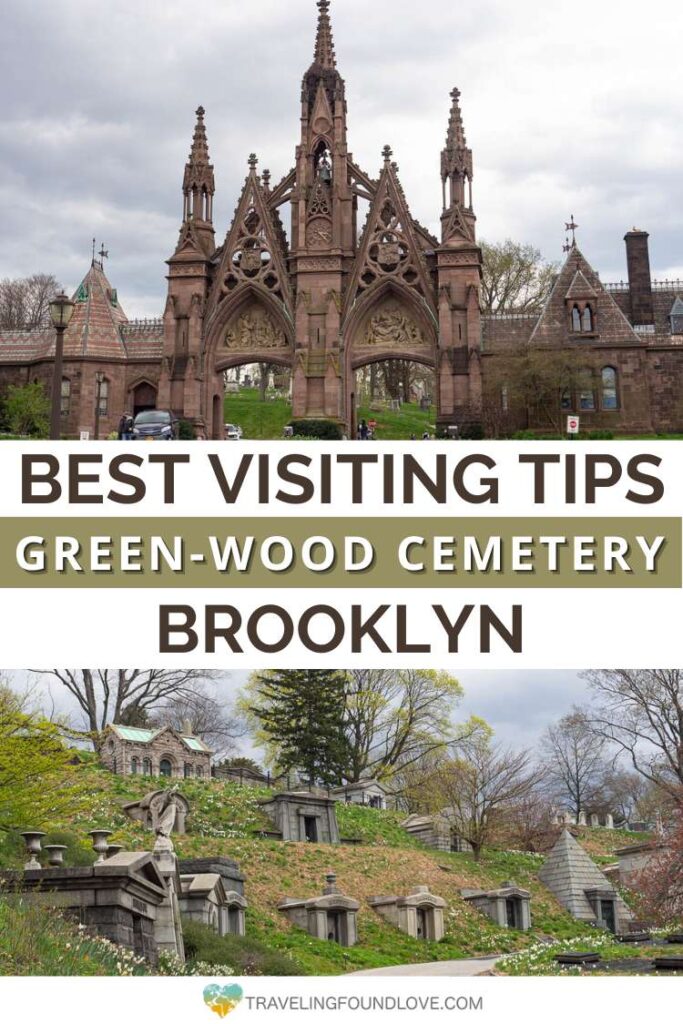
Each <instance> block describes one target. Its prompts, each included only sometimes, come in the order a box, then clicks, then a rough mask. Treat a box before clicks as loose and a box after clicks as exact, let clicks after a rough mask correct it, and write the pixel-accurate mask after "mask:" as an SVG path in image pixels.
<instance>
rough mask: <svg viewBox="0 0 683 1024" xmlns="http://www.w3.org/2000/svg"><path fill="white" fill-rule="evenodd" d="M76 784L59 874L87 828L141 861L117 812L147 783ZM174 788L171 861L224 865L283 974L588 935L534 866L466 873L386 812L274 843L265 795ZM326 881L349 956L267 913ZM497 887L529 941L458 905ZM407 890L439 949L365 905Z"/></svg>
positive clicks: (357, 814) (591, 834)
mask: <svg viewBox="0 0 683 1024" xmlns="http://www.w3.org/2000/svg"><path fill="white" fill-rule="evenodd" d="M79 775H80V776H81V779H84V780H85V781H86V782H87V789H88V792H89V798H88V805H87V807H86V808H85V809H84V810H83V811H82V812H80V813H79V814H78V816H77V818H76V819H75V820H73V821H69V822H65V821H55V822H53V823H51V824H52V832H51V834H50V836H49V837H48V839H47V840H46V841H55V837H56V836H58V837H59V841H60V842H66V843H67V845H68V846H69V851H68V853H67V855H66V856H67V862H68V863H71V864H74V863H87V862H89V861H91V860H92V852H91V850H90V849H89V841H88V839H87V836H86V833H87V832H88V830H89V829H92V828H94V827H103V828H111V829H113V830H114V836H113V838H112V842H113V841H116V842H121V843H123V844H124V845H125V847H126V848H127V849H149V848H150V845H151V836H150V833H149V832H146V831H145V830H144V829H143V828H142V827H141V826H140V825H138V824H137V823H135V822H132V821H130V820H129V819H127V818H126V816H125V814H124V813H123V811H122V809H121V808H122V805H123V804H124V803H126V802H128V801H130V800H134V799H136V798H139V797H140V796H142V795H143V794H144V793H145V792H146V791H148V790H149V788H150V780H149V779H144V778H140V777H138V778H136V777H124V776H115V775H111V774H110V773H109V772H107V771H105V770H103V769H102V768H99V767H98V766H96V765H95V764H94V763H89V764H84V765H83V766H82V767H81V768H80V769H79ZM155 784H156V780H155ZM160 784H161V783H160ZM179 787H180V789H181V790H182V791H183V792H184V794H185V795H186V796H187V798H188V800H189V802H190V807H191V814H190V817H189V819H188V832H187V834H186V835H184V836H178V837H176V838H175V840H174V841H175V846H176V851H177V853H178V855H179V856H180V857H181V858H182V857H197V856H211V855H225V856H229V857H234V858H235V859H236V860H237V861H238V862H239V864H240V866H241V868H242V870H243V871H244V873H245V874H246V877H247V882H246V894H247V898H248V900H249V910H248V914H247V919H248V935H249V937H250V939H251V940H253V941H254V942H256V943H258V942H259V941H260V942H262V943H263V944H264V945H265V946H267V947H269V948H270V949H271V950H273V951H276V952H280V953H282V954H285V955H286V956H287V957H289V958H290V960H291V962H292V964H293V968H292V969H293V970H299V971H303V972H305V973H312V974H336V973H343V972H345V971H349V970H354V969H362V968H366V967H375V966H385V965H391V964H399V963H411V962H421V961H424V960H425V959H427V958H428V959H435V960H441V959H455V958H459V957H463V956H477V955H481V954H486V953H491V952H506V951H511V950H515V949H520V950H521V949H524V948H525V947H527V946H529V945H530V944H533V943H534V942H535V941H537V940H538V938H539V937H541V936H543V937H552V938H555V939H563V940H571V939H573V938H580V937H581V936H584V935H589V934H591V932H590V930H589V929H587V928H586V927H585V926H583V925H580V924H578V923H577V922H575V921H574V920H573V919H572V918H571V917H570V916H569V915H568V914H566V913H565V911H564V910H562V908H561V907H560V906H559V904H558V903H557V902H556V900H555V899H554V897H553V896H552V895H551V894H550V893H548V892H547V891H546V890H545V889H544V888H543V886H541V885H540V883H539V882H538V881H537V879H536V873H537V871H538V868H539V866H540V864H541V863H542V857H541V856H540V855H538V854H524V853H514V852H504V851H491V852H488V853H487V854H486V855H485V856H484V858H483V860H482V862H481V863H480V864H476V863H475V862H474V860H473V859H472V857H471V856H470V855H467V854H448V853H435V852H433V851H430V850H427V849H425V848H424V847H421V846H420V845H419V844H418V843H417V841H416V840H415V839H414V838H413V837H411V836H409V835H408V834H407V833H406V832H404V831H403V829H401V828H400V821H401V818H402V815H401V814H399V813H397V812H391V811H377V810H374V809H371V808H365V807H356V806H345V805H339V808H338V817H339V823H340V831H341V835H342V838H343V839H347V840H355V842H354V843H353V844H342V845H340V846H324V845H313V844H305V843H282V842H275V841H272V840H266V839H263V838H260V837H259V836H258V833H259V831H261V830H263V829H265V828H267V827H268V825H269V820H268V819H267V818H266V817H265V816H264V814H263V812H262V810H261V808H260V807H259V804H258V801H259V799H262V798H263V797H265V796H267V795H268V791H267V790H265V789H251V788H248V787H240V786H237V785H234V784H231V783H221V782H216V781H212V782H202V781H199V780H184V781H181V782H180V783H179ZM582 838H583V839H584V840H585V843H586V846H587V848H589V849H590V852H591V853H592V854H593V855H594V856H595V857H596V859H598V858H599V859H604V858H607V857H608V856H609V854H610V850H611V849H612V848H613V847H614V846H619V845H623V844H625V843H627V842H633V841H636V839H637V838H639V837H637V836H634V835H630V834H628V833H607V832H606V831H605V830H600V831H599V832H598V831H595V830H585V835H584V836H583V837H582ZM21 862H22V852H21V849H20V848H19V846H18V844H16V843H10V842H8V841H5V844H4V845H3V846H0V863H2V864H3V865H4V866H19V865H20V863H21ZM328 871H334V872H336V874H337V879H338V886H339V888H340V890H341V891H342V892H345V893H347V894H348V895H351V896H353V897H354V898H356V899H358V900H359V901H360V903H361V910H360V913H359V919H358V925H359V938H360V941H359V944H358V945H357V946H355V947H353V948H352V949H343V948H341V947H339V946H336V945H334V944H333V943H328V942H320V941H317V940H315V939H313V938H311V936H309V935H308V934H306V933H305V932H302V931H300V930H298V929H296V928H293V927H292V926H290V924H289V923H288V922H287V921H286V919H284V917H283V915H282V914H280V913H279V912H278V910H277V906H278V903H279V902H280V901H281V900H282V899H283V898H284V897H285V896H290V897H310V896H314V895H318V894H319V893H320V891H321V888H322V885H323V883H324V876H325V874H326V873H327V872H328ZM507 881H513V882H515V883H517V884H519V885H522V886H524V887H526V888H529V889H530V890H531V891H532V894H533V902H532V911H533V932H532V933H530V934H528V935H524V934H522V933H518V932H509V931H507V930H504V929H499V928H497V927H496V926H495V925H494V924H493V923H492V922H490V921H489V920H488V919H487V918H485V917H483V916H481V915H480V914H479V913H477V912H476V911H474V910H472V909H471V908H470V907H469V906H468V905H467V904H466V903H464V901H463V900H462V898H461V896H460V890H461V888H478V887H482V888H494V887H498V886H500V885H502V884H503V883H504V882H507ZM418 884H419V885H428V886H429V887H430V889H431V890H432V892H434V893H436V894H437V895H439V896H442V897H443V898H444V899H446V901H447V902H448V911H447V918H446V924H447V930H446V936H445V938H444V940H443V941H442V942H440V943H437V944H431V945H425V944H424V943H422V942H419V941H418V940H415V939H411V938H409V937H408V936H407V935H404V934H403V933H401V932H399V931H397V930H396V929H394V928H392V927H390V926H389V925H387V924H386V923H384V922H383V921H382V920H381V919H380V918H379V917H378V916H377V915H376V914H375V912H374V911H373V910H372V909H371V908H370V907H369V906H368V905H367V899H368V897H371V896H376V895H387V894H405V893H408V892H410V891H411V890H412V888H413V887H414V886H415V885H418ZM0 955H1V952H0ZM283 962H284V963H287V962H288V961H287V960H285V961H283Z"/></svg>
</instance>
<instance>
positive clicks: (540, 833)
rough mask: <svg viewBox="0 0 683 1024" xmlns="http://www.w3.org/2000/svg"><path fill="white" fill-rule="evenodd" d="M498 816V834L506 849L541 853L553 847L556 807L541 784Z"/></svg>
mask: <svg viewBox="0 0 683 1024" xmlns="http://www.w3.org/2000/svg"><path fill="white" fill-rule="evenodd" d="M499 818H500V821H499V824H498V830H497V835H498V836H500V837H501V838H502V839H503V840H504V842H505V847H506V848H509V849H515V850H527V851H529V852H530V853H541V852H545V851H546V850H549V849H551V847H552V846H553V845H554V843H555V841H556V839H557V834H558V830H557V827H556V825H555V821H554V814H553V809H552V806H551V804H550V801H549V800H548V795H547V793H545V792H544V789H543V787H542V786H541V785H534V786H533V787H532V788H531V789H530V790H529V792H528V793H525V794H523V795H522V796H521V797H519V799H517V800H514V801H513V802H512V803H511V804H510V805H509V806H507V807H504V808H503V810H502V811H501V812H500V814H499Z"/></svg>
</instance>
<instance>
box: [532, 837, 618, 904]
mask: <svg viewBox="0 0 683 1024" xmlns="http://www.w3.org/2000/svg"><path fill="white" fill-rule="evenodd" d="M538 878H539V881H541V882H543V884H544V885H545V887H546V888H547V889H550V891H551V892H552V893H553V894H554V895H555V896H556V897H557V899H558V900H559V902H560V903H561V904H562V906H563V907H565V908H566V909H567V910H568V911H569V913H570V914H571V915H572V917H576V918H577V919H578V920H580V921H595V911H594V910H593V907H592V906H591V904H590V901H589V899H588V897H587V896H586V891H587V890H591V889H602V890H609V891H610V892H613V893H614V894H615V896H616V900H617V909H618V916H619V918H620V919H621V920H622V921H624V920H626V921H628V920H630V919H631V917H632V914H631V911H630V910H629V909H628V907H627V906H626V904H625V903H624V901H623V900H622V899H621V897H620V896H618V895H617V892H616V889H615V888H614V886H613V885H612V883H611V882H610V881H609V879H608V878H607V876H606V875H604V874H603V873H602V871H601V870H600V868H599V867H598V866H597V864H596V863H595V862H594V861H593V860H591V858H590V857H589V856H588V854H587V853H586V851H585V850H584V848H583V847H582V846H580V845H579V843H577V841H576V839H574V837H573V836H572V834H571V832H569V831H568V830H567V829H565V830H564V832H563V833H562V835H561V836H560V838H559V839H558V840H557V842H556V843H555V845H554V846H553V848H552V850H551V851H550V853H549V854H548V856H547V857H546V860H545V863H544V864H543V867H542V868H541V870H540V871H539V872H538Z"/></svg>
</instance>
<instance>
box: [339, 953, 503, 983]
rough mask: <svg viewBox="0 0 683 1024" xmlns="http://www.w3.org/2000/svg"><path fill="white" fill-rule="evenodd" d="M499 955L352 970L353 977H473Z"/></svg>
mask: <svg viewBox="0 0 683 1024" xmlns="http://www.w3.org/2000/svg"><path fill="white" fill-rule="evenodd" d="M500 959H501V957H499V956H487V957H482V958H481V959H477V960H435V961H433V962H432V963H430V964H399V965H398V966H397V967H374V968H373V969H372V970H370V971H352V972H351V973H352V974H353V975H354V977H357V978H358V977H361V976H362V975H364V976H365V977H368V978H369V977H371V976H373V977H381V976H382V975H391V974H393V975H394V976H400V977H404V978H416V977H422V978H428V977H432V978H474V977H476V975H478V974H486V973H487V972H488V971H490V970H491V969H492V968H493V967H495V965H496V963H497V962H498V960H500Z"/></svg>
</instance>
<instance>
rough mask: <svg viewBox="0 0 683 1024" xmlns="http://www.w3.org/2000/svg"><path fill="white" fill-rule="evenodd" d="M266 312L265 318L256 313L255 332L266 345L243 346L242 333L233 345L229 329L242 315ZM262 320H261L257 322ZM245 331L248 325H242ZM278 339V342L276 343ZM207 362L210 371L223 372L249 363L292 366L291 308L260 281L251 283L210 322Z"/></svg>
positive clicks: (207, 340) (230, 299)
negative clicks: (228, 333)
mask: <svg viewBox="0 0 683 1024" xmlns="http://www.w3.org/2000/svg"><path fill="white" fill-rule="evenodd" d="M250 310H254V311H259V310H262V311H263V317H261V316H260V314H259V313H258V312H255V313H254V316H255V318H256V320H255V322H254V325H253V326H254V334H255V335H256V337H258V335H259V334H260V335H261V337H262V338H263V345H260V346H259V345H258V344H256V345H255V344H254V342H253V338H251V339H249V344H245V345H244V346H242V345H240V335H239V334H238V335H237V336H236V337H235V339H234V340H233V342H232V343H231V344H228V343H227V341H228V339H227V332H228V330H229V329H230V327H231V325H233V324H235V323H237V322H239V319H240V317H246V316H248V315H249V311H250ZM259 319H260V321H261V322H260V323H258V322H256V321H258V320H259ZM242 332H243V334H244V333H246V326H245V324H244V323H243V324H242ZM275 340H277V341H278V342H279V343H278V344H273V341H275ZM203 356H204V365H205V367H206V368H207V370H208V371H209V372H211V371H220V370H223V369H226V368H228V367H230V366H238V365H240V364H242V363H245V362H252V363H259V362H268V363H278V364H279V365H281V366H291V365H292V362H293V358H294V322H293V320H292V319H291V317H290V315H289V311H288V310H287V308H286V307H285V306H284V305H283V304H282V302H280V301H279V300H278V299H276V298H275V297H274V296H273V295H272V293H271V292H269V291H268V290H267V289H266V288H262V287H261V286H260V285H258V284H253V283H251V282H250V283H247V284H244V285H242V286H241V287H240V288H239V289H238V290H237V291H236V292H234V293H233V294H232V295H230V296H229V297H228V298H226V300H225V301H224V302H223V303H221V305H220V306H219V307H218V309H217V310H215V312H214V314H213V316H212V317H211V319H210V320H209V322H208V323H207V325H206V331H205V341H204V349H203Z"/></svg>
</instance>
